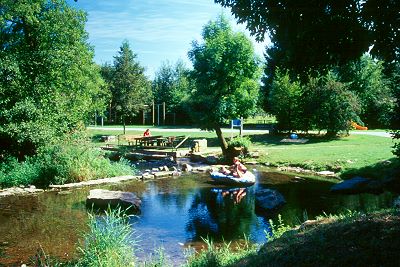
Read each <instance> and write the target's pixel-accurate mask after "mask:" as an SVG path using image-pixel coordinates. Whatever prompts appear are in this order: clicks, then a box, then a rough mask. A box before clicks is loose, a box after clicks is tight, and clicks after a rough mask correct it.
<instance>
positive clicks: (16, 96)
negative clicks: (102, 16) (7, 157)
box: [0, 0, 104, 159]
mask: <svg viewBox="0 0 400 267" xmlns="http://www.w3.org/2000/svg"><path fill="white" fill-rule="evenodd" d="M1 6H2V8H1V12H0V29H1V32H0V34H1V38H0V105H1V107H2V108H1V110H0V125H1V126H0V154H2V153H4V154H11V155H14V156H17V157H18V158H19V159H22V158H23V156H24V155H33V154H35V153H36V151H37V148H38V147H40V146H42V145H44V144H45V143H46V142H48V141H50V140H54V139H55V138H56V137H59V136H62V135H64V134H66V133H69V132H71V131H73V130H75V129H76V128H77V127H79V125H80V124H81V123H82V121H85V120H86V119H87V118H88V115H89V114H90V113H92V114H93V113H94V110H96V109H100V108H102V107H104V102H103V101H102V99H99V97H98V95H100V93H101V88H102V87H101V85H102V79H101V77H100V75H99V69H98V67H97V66H96V65H95V64H94V63H93V51H92V48H91V47H90V46H89V45H88V43H87V33H86V32H85V29H84V26H85V22H86V16H85V14H84V13H83V12H82V11H77V10H75V9H73V8H72V7H70V6H69V5H68V4H66V2H65V1H64V0H53V1H47V0H34V1H30V2H29V3H26V2H24V1H9V0H5V1H3V2H2V5H1Z"/></svg>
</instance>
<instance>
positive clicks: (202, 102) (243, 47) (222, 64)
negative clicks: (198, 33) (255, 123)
mask: <svg viewBox="0 0 400 267" xmlns="http://www.w3.org/2000/svg"><path fill="white" fill-rule="evenodd" d="M202 36H203V42H201V43H198V42H193V44H192V49H191V50H190V51H189V58H190V60H191V61H192V63H193V72H192V76H193V78H194V79H195V81H196V90H195V91H194V92H193V95H192V103H191V105H190V106H191V109H192V110H191V113H192V115H193V118H194V122H195V123H197V124H198V125H199V126H200V127H201V128H203V129H208V130H215V131H216V133H217V136H218V139H219V141H220V145H221V149H222V152H223V153H224V155H226V154H227V152H228V151H227V142H226V140H225V138H224V137H223V134H222V131H221V126H222V125H224V124H225V123H226V122H227V121H228V120H230V119H234V118H238V117H247V116H249V115H251V114H252V113H253V112H254V111H255V108H256V104H257V101H258V93H259V77H260V71H259V64H258V63H259V61H258V59H257V57H256V56H255V54H254V49H253V46H252V43H251V41H250V40H249V39H248V38H247V37H246V36H245V35H244V34H243V33H240V32H233V31H232V29H231V27H230V25H229V23H228V21H227V20H226V19H225V18H224V17H223V16H220V17H219V18H218V19H217V20H216V21H210V22H209V23H208V24H206V25H205V26H204V28H203V32H202Z"/></svg>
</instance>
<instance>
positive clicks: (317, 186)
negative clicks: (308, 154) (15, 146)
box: [0, 172, 393, 266]
mask: <svg viewBox="0 0 400 267" xmlns="http://www.w3.org/2000/svg"><path fill="white" fill-rule="evenodd" d="M257 179H258V181H257V183H256V184H255V185H254V186H251V187H248V188H225V187H214V186H212V185H211V184H209V183H208V181H209V177H208V176H206V175H198V174H197V175H189V176H182V177H179V178H176V177H175V178H171V179H164V180H158V181H151V182H148V183H143V182H130V183H125V184H122V185H110V186H104V187H102V188H105V189H110V190H123V191H129V192H134V193H135V194H136V195H137V196H138V197H140V198H141V200H142V209H141V210H142V212H141V214H140V215H139V216H138V217H132V218H131V219H130V223H131V225H132V228H133V229H135V238H136V239H138V240H139V246H140V247H141V248H142V250H141V251H139V252H138V256H139V257H145V256H146V255H148V254H149V253H150V252H153V251H154V249H155V248H159V247H160V246H163V247H164V249H165V251H166V254H167V255H170V256H171V257H172V258H173V260H174V262H182V261H183V260H184V258H183V250H182V246H181V245H182V244H190V245H193V244H199V245H201V244H202V243H201V242H202V238H203V237H209V238H212V239H214V240H216V241H218V240H222V239H224V240H226V241H228V242H229V241H235V240H238V239H241V238H243V236H244V235H246V236H247V237H249V238H250V240H252V241H254V242H264V241H265V234H264V230H265V229H267V228H268V226H269V224H268V220H269V219H273V220H277V216H278V214H281V215H282V218H283V220H284V222H285V224H292V225H293V224H298V223H299V222H301V221H303V219H304V214H307V217H308V218H309V219H313V218H315V216H317V215H321V214H322V213H323V212H326V213H337V212H340V211H343V210H345V209H352V210H364V211H365V210H371V209H377V208H382V207H388V206H390V204H391V201H392V199H393V196H392V194H390V193H384V194H381V195H370V194H362V195H333V194H331V193H330V192H329V188H330V186H331V183H329V182H323V181H311V180H299V179H294V176H287V175H282V174H274V173H270V172H258V178H257ZM260 188H270V189H274V190H277V191H278V192H280V193H281V194H282V195H283V196H284V198H285V199H286V204H285V205H284V206H282V207H280V208H279V209H276V210H274V211H268V212H259V211H258V210H257V209H256V206H255V192H256V190H259V189H260ZM88 191H89V189H88V188H85V189H81V190H74V191H71V192H70V193H67V194H57V193H56V192H48V193H44V194H40V195H38V196H29V197H17V198H15V197H14V198H6V199H0V266H1V265H5V266H9V265H13V264H18V263H20V262H21V261H24V262H26V260H27V259H28V257H29V256H31V255H34V254H35V252H36V250H37V249H38V248H39V247H40V246H42V247H43V249H44V250H45V252H46V253H47V254H50V255H52V256H56V257H61V258H69V257H74V256H75V255H76V247H75V244H76V243H77V241H78V239H79V236H81V234H82V233H84V232H86V231H87V220H88V217H87V210H86V208H85V199H86V197H87V195H88Z"/></svg>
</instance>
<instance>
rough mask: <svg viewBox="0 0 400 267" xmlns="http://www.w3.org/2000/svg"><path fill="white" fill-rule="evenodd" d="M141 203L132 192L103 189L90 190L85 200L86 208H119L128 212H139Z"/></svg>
mask: <svg viewBox="0 0 400 267" xmlns="http://www.w3.org/2000/svg"><path fill="white" fill-rule="evenodd" d="M141 204H142V201H141V200H140V199H139V198H138V197H137V196H136V195H135V194H134V193H132V192H123V191H110V190H104V189H93V190H90V194H89V196H88V197H87V199H86V205H87V206H88V207H92V206H93V207H95V208H101V209H106V208H107V207H108V206H110V207H111V208H115V207H121V208H124V209H125V208H129V210H128V211H130V212H139V211H140V206H141Z"/></svg>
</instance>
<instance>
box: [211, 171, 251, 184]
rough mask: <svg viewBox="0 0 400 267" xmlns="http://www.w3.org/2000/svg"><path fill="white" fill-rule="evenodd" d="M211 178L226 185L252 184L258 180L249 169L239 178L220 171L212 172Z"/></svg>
mask: <svg viewBox="0 0 400 267" xmlns="http://www.w3.org/2000/svg"><path fill="white" fill-rule="evenodd" d="M210 176H211V179H212V180H213V181H214V182H215V183H217V184H225V185H252V184H254V183H255V182H256V177H255V176H254V174H253V173H251V172H250V171H247V172H246V173H245V174H244V175H243V177H241V178H237V177H233V176H232V175H225V174H223V173H220V172H212V173H210Z"/></svg>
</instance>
